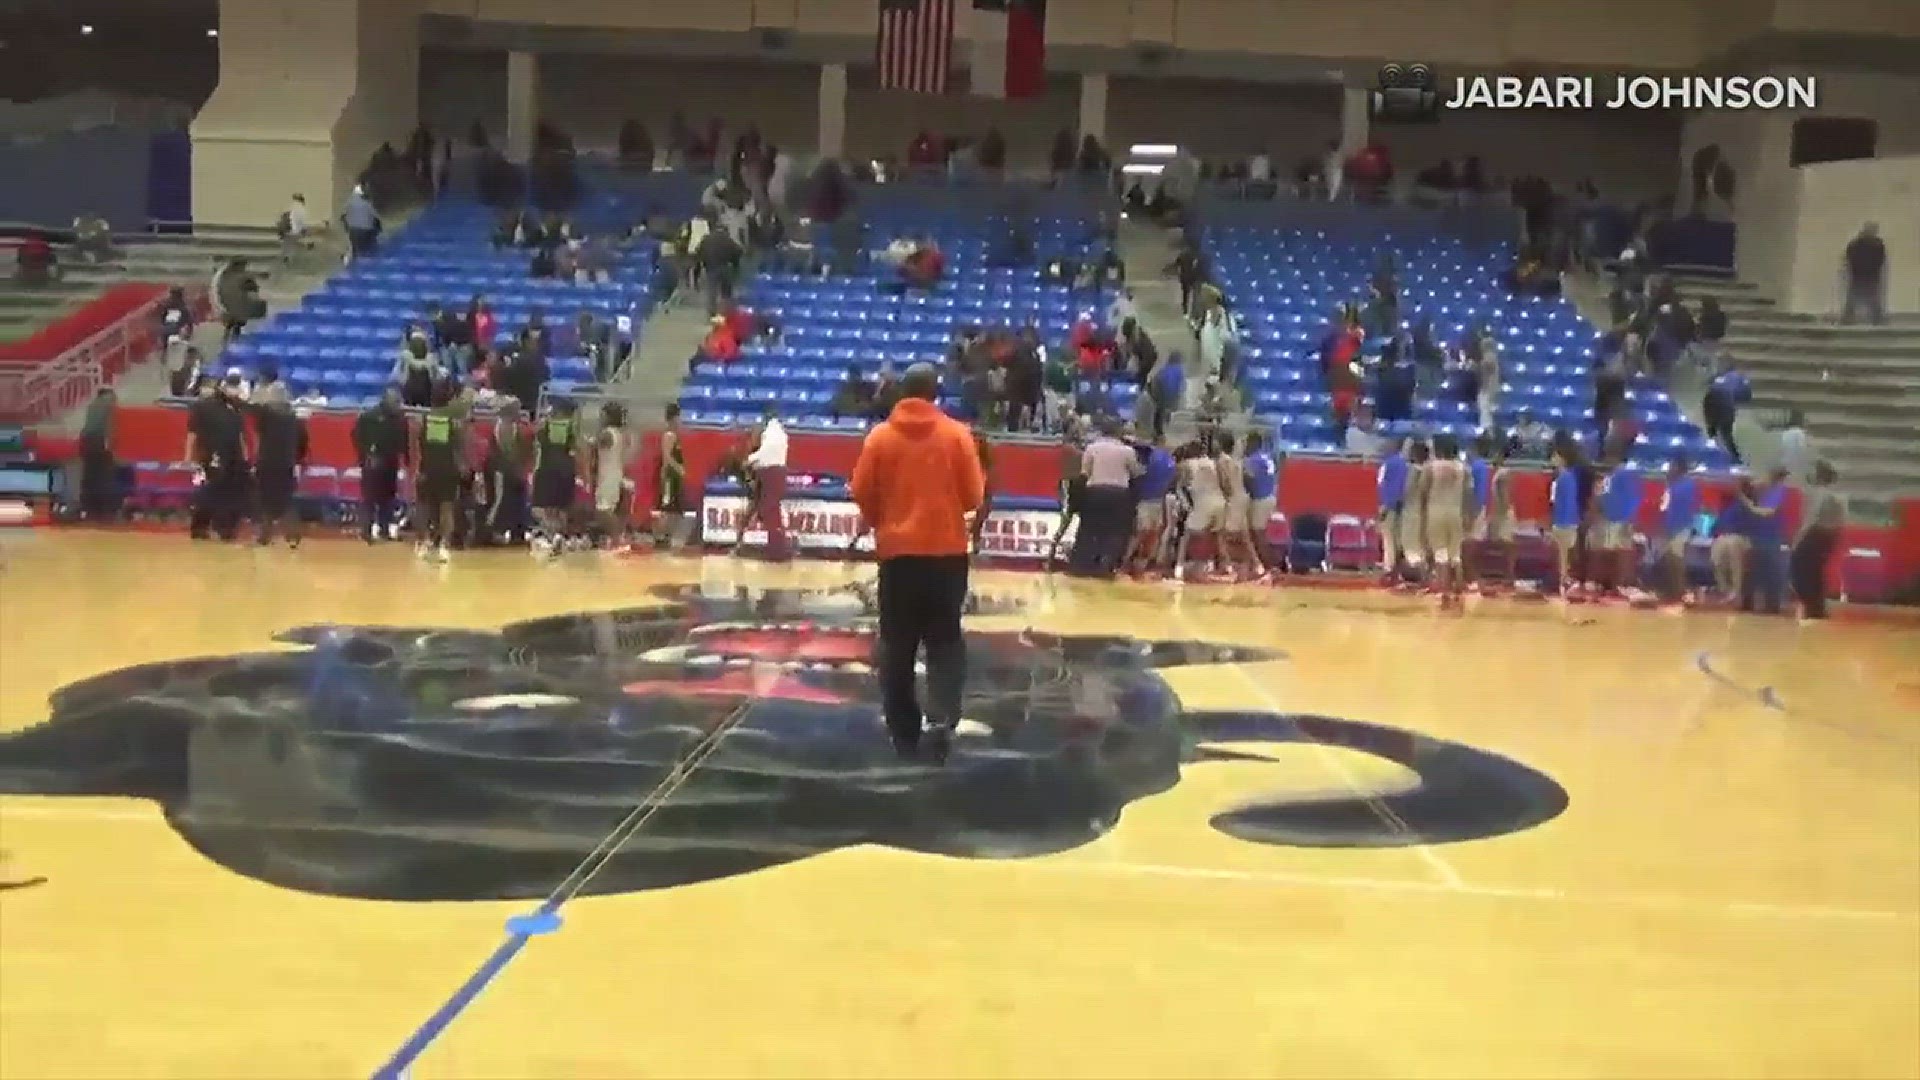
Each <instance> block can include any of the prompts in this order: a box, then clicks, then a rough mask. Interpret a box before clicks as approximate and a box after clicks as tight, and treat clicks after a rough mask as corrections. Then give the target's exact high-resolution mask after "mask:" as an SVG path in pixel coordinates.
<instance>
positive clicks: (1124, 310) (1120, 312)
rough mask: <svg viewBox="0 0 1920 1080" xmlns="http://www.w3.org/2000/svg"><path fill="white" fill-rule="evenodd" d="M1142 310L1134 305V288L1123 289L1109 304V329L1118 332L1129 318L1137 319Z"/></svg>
mask: <svg viewBox="0 0 1920 1080" xmlns="http://www.w3.org/2000/svg"><path fill="white" fill-rule="evenodd" d="M1139 315H1140V312H1139V311H1138V310H1136V309H1135V307H1134V305H1133V290H1132V289H1121V290H1120V295H1118V296H1116V297H1114V298H1113V303H1111V304H1108V305H1107V329H1108V330H1111V331H1114V332H1115V333H1118V332H1119V330H1120V327H1121V326H1122V325H1124V324H1125V323H1126V321H1127V320H1128V319H1136V318H1138V317H1139Z"/></svg>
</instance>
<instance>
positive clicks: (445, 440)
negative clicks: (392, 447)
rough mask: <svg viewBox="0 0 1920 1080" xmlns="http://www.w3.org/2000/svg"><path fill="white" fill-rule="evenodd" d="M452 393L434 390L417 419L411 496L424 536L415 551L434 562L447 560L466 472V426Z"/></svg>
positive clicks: (446, 385)
mask: <svg viewBox="0 0 1920 1080" xmlns="http://www.w3.org/2000/svg"><path fill="white" fill-rule="evenodd" d="M455 393H456V391H455V387H454V384H453V383H451V382H442V383H440V384H439V385H438V386H435V387H434V389H433V407H432V408H430V409H428V410H427V414H426V415H425V416H423V417H421V418H420V427H419V443H418V446H417V450H418V454H419V456H418V460H419V462H420V477H419V483H418V485H417V486H416V488H415V491H414V494H415V496H416V498H415V501H416V502H417V503H418V504H419V508H420V514H421V518H422V521H421V524H422V527H423V528H424V529H425V530H426V535H425V538H424V539H422V540H421V542H420V548H419V550H420V554H421V555H423V556H425V557H427V558H430V559H433V560H434V561H435V562H446V561H447V560H448V559H449V558H451V554H450V553H449V551H448V549H447V545H448V544H449V543H450V542H451V541H452V538H453V533H454V528H455V526H456V525H457V524H458V519H459V514H460V488H461V484H462V483H463V481H464V480H465V479H466V472H467V468H466V450H467V425H466V421H465V419H464V410H462V409H461V408H459V407H458V405H457V404H456V402H455Z"/></svg>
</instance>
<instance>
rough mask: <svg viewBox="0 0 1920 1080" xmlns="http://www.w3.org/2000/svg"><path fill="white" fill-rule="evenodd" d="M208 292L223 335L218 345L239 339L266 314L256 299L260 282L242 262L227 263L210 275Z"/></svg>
mask: <svg viewBox="0 0 1920 1080" xmlns="http://www.w3.org/2000/svg"><path fill="white" fill-rule="evenodd" d="M210 291H211V292H212V294H213V305H214V308H215V309H216V310H217V311H218V312H219V313H220V325H221V327H222V328H223V329H224V331H225V333H224V336H223V338H222V339H221V340H222V343H226V342H231V341H232V340H233V339H235V338H237V337H239V336H240V335H241V334H243V333H245V332H246V329H247V324H248V323H249V322H251V321H253V320H254V319H257V318H259V317H260V316H262V315H265V314H266V313H267V305H266V303H265V301H263V300H261V299H260V282H259V280H258V279H256V278H255V277H254V276H253V273H252V271H250V270H248V269H247V260H245V259H240V258H234V259H228V260H227V261H226V262H225V263H223V264H221V266H220V269H218V270H216V271H214V274H213V281H212V283H211V286H210Z"/></svg>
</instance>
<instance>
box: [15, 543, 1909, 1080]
mask: <svg viewBox="0 0 1920 1080" xmlns="http://www.w3.org/2000/svg"><path fill="white" fill-rule="evenodd" d="M5 557H6V568H5V570H4V572H0V730H3V731H4V732H6V733H8V734H7V737H5V738H0V792H5V794H0V849H4V850H5V852H6V857H5V862H4V864H0V883H5V884H8V885H13V886H17V887H11V888H8V889H6V890H4V891H0V1076H5V1077H8V1078H10V1080H12V1078H18V1080H28V1078H55V1077H89V1078H101V1077H115V1078H132V1077H208V1078H210V1077H260V1076H275V1077H302V1078H304V1077H316V1078H318V1077H354V1076H369V1075H373V1074H374V1073H375V1071H376V1070H379V1069H381V1068H382V1066H383V1063H388V1062H391V1061H394V1060H395V1055H396V1053H397V1052H398V1051H399V1050H400V1049H401V1048H402V1047H403V1045H406V1044H407V1043H408V1040H409V1037H410V1036H412V1035H413V1034H414V1033H415V1032H416V1031H418V1030H419V1029H421V1027H422V1025H423V1024H428V1022H429V1018H430V1017H432V1016H433V1015H434V1014H435V1012H436V1010H438V1009H440V1008H441V1007H442V1006H443V1004H445V1003H446V1002H447V1001H448V1000H449V998H450V996H452V995H454V994H455V992H456V990H457V989H459V988H460V987H461V985H462V982H463V980H467V979H468V978H469V976H471V975H473V974H474V973H475V972H476V970H477V969H480V968H482V966H483V965H484V964H486V962H487V961H488V960H489V957H490V955H491V954H494V953H495V951H496V950H497V949H499V948H501V946H502V941H503V940H511V939H509V938H508V932H507V931H506V930H504V929H503V927H504V926H505V925H506V924H507V923H508V920H509V919H513V918H514V917H516V916H524V915H525V914H526V913H527V912H529V911H530V910H533V909H535V908H536V907H537V906H538V905H539V904H540V901H541V899H542V898H543V897H549V896H558V897H559V898H560V899H567V898H568V897H574V898H572V899H570V900H569V901H568V902H566V903H564V905H563V906H560V907H559V909H558V910H559V915H560V920H561V921H560V925H559V927H558V929H557V930H554V931H553V932H540V931H544V930H546V929H547V927H546V926H545V925H542V926H539V927H534V928H533V929H532V930H531V931H529V930H528V926H529V924H527V923H526V922H524V921H522V922H520V923H518V924H517V925H518V926H519V927H520V928H521V930H522V933H521V935H520V937H519V940H520V942H521V946H522V947H520V948H519V949H518V951H517V953H514V954H513V955H511V963H504V962H503V963H502V966H499V967H498V968H497V970H495V971H494V973H493V977H492V978H491V980H490V983H489V984H488V985H486V986H485V989H484V992H483V993H479V994H478V995H477V997H474V998H473V1000H472V1002H471V1005H470V1007H468V1008H466V1009H464V1011H459V1012H458V1014H457V1015H450V1016H447V1017H443V1019H445V1020H446V1021H447V1022H445V1023H444V1024H442V1025H440V1026H439V1027H438V1028H432V1033H434V1034H436V1035H437V1037H435V1038H432V1039H431V1040H430V1042H429V1043H428V1044H427V1045H426V1046H425V1048H424V1052H423V1053H422V1054H421V1056H420V1057H419V1059H418V1061H417V1063H414V1064H412V1065H411V1066H410V1069H409V1075H412V1076H415V1077H421V1078H428V1077H499V1078H510V1077H532V1076H541V1077H614V1076H660V1077H667V1076H709V1077H723V1076H724V1077H737V1076H1004V1077H1014V1076H1050V1075H1057V1076H1083V1077H1115V1076H1248V1077H1251V1076H1269V1077H1271V1076H1288V1077H1347V1076H1354V1077H1362V1076H1365V1077H1394V1076H1461V1077H1467V1076H1471V1077H1545V1076H1606V1077H1628V1076H1649V1077H1650V1076H1661V1077H1675V1076H1688V1077H1730V1076H1847V1077H1911V1076H1915V1075H1920V811H1917V810H1916V807H1920V697H1916V696H1915V693H1914V689H1915V687H1914V684H1915V683H1916V682H1917V681H1920V674H1916V673H1917V672H1920V633H1917V632H1916V631H1915V630H1914V629H1913V628H1912V627H1911V626H1885V625H1882V626H1875V625H1863V624H1848V623H1836V624H1830V625H1820V626H1809V627H1801V626H1797V625H1795V624H1794V623H1793V622H1792V621H1790V620H1780V619H1770V620H1769V619H1754V618H1738V617H1728V616H1708V615H1690V616H1684V617H1669V616H1661V615H1657V614H1650V613H1641V612H1629V611H1618V610H1611V609H1594V610H1587V609H1582V608H1572V609H1567V608H1559V607H1555V606H1552V605H1548V604H1543V603H1534V604H1524V603H1517V602H1503V601H1488V602H1485V603H1482V604H1481V605H1480V606H1478V607H1477V608H1476V609H1474V610H1473V611H1471V612H1470V613H1469V614H1467V615H1466V616H1464V617H1443V616H1440V615H1438V614H1436V613H1435V612H1433V611H1432V610H1431V609H1430V608H1429V607H1428V605H1427V604H1425V603H1423V602H1421V601H1418V600H1410V599H1401V598H1395V597H1389V596H1384V595H1375V594H1372V593H1344V592H1337V591H1324V590H1313V589H1305V588H1293V589H1264V588H1254V587H1243V588H1233V587H1217V586H1187V587H1185V589H1184V590H1183V591H1179V592H1175V591H1173V590H1171V589H1169V588H1167V587H1164V586H1148V585H1089V584H1084V583H1079V582H1074V581H1069V580H1066V579H1050V578H1046V577H1042V576H1040V575H1034V574H1006V573H980V574H977V575H976V580H975V591H976V598H977V611H976V614H974V615H973V616H971V617H970V618H969V621H968V628H969V631H970V635H971V636H972V640H971V642H970V651H971V653H972V655H973V657H974V658H975V666H974V679H973V681H972V682H971V683H970V685H969V693H968V702H969V712H970V714H971V713H973V712H974V709H975V706H976V704H977V705H978V709H979V713H978V715H970V716H969V718H968V723H967V724H965V725H963V730H962V739H961V742H960V745H959V747H958V748H957V749H956V751H955V754H954V758H953V760H951V761H949V762H948V764H947V765H946V766H945V769H944V770H943V771H936V770H934V769H933V768H932V767H930V766H918V765H910V764H902V763H898V762H893V761H891V760H889V759H890V751H887V749H886V747H885V740H884V738H883V736H882V734H881V732H880V728H879V726H878V720H877V715H876V714H875V712H874V710H873V707H872V697H871V695H870V694H868V693H867V692H866V685H867V684H868V683H870V681H871V680H870V676H871V671H870V669H869V668H867V667H866V665H864V664H863V663H862V662H861V658H862V653H861V651H860V650H863V649H866V648H869V647H870V638H863V636H862V635H863V633H864V630H863V622H862V614H863V612H864V610H865V607H864V605H865V604H867V603H868V602H869V600H870V597H868V596H867V595H866V594H865V592H864V591H863V589H862V588H861V587H860V586H861V583H863V582H869V581H870V580H871V578H872V575H873V570H872V568H871V567H870V566H864V567H844V566H840V565H836V564H832V563H825V562H814V563H800V564H796V565H794V566H792V567H781V568H775V567H765V566H761V565H759V564H756V563H751V562H741V561H732V560H728V559H725V558H708V559H705V560H696V559H691V558H664V557H663V558H632V559H617V558H605V559H602V558H599V557H579V558H577V559H573V560H569V561H563V562H560V563H558V564H555V565H552V566H546V567H536V566H534V565H532V564H531V562H530V560H529V559H528V558H527V557H526V556H525V555H524V554H511V553H502V554H493V553H481V554H475V555H471V556H466V557H464V558H463V557H459V556H456V561H455V562H454V563H453V565H451V566H450V567H439V566H432V565H428V564H424V563H421V562H418V561H416V560H415V559H414V557H413V556H412V554H411V552H410V551H407V550H403V549H401V548H399V547H397V546H395V547H383V548H379V549H370V548H367V547H365V546H362V545H360V544H357V543H343V542H317V543H313V544H310V545H308V546H307V547H306V548H305V549H304V550H302V551H300V552H298V553H289V552H287V551H285V550H284V549H278V548H276V549H273V550H263V551H256V550H253V549H251V548H244V547H222V546H211V545H205V544H193V543H191V542H189V541H187V540H185V539H176V538H172V537H150V536H139V537H135V536H125V535H109V534H73V533H68V534H46V533H40V534H33V535H24V536H17V537H14V538H12V539H10V540H9V541H7V550H6V552H5ZM303 628H305V629H303ZM395 628H402V629H404V631H405V632H403V633H396V632H395ZM194 658H200V662H196V663H192V664H187V663H181V661H186V660H189V659H194ZM207 658H211V659H207ZM136 668H137V670H133V671H128V670H125V669H136ZM76 684H78V685H76ZM67 687H71V688H72V689H70V690H68V691H66V692H65V693H64V694H62V688H67ZM603 688H610V689H606V691H605V694H604V696H603V694H602V689H603ZM55 695H59V697H58V699H57V700H55V701H54V702H53V703H52V704H50V697H53V696H55ZM424 711H430V712H431V713H432V717H431V718H426V717H425V716H424ZM50 718H51V719H50ZM429 719H430V720H431V722H428V721H429ZM43 722H46V726H45V727H44V728H35V726H36V725H40V724H42V723H43ZM568 725H573V726H572V727H568ZM730 725H734V726H730ZM30 728H35V732H34V734H32V735H25V736H22V735H19V734H18V733H19V732H22V731H24V730H26V729H30ZM589 729H590V730H589ZM689 732H691V733H692V734H691V735H690V734H689ZM713 732H720V733H721V735H722V737H720V738H718V739H717V741H715V740H710V742H715V743H716V744H717V749H715V746H714V745H709V743H707V742H702V739H704V738H705V737H706V736H707V735H708V734H709V733H713ZM868 734H870V738H868V737H866V736H867V735H868ZM663 740H664V741H663ZM649 747H652V748H653V751H657V752H651V753H650V751H649V749H648V748H649ZM662 747H664V748H665V749H664V750H662V749H661V748H662ZM694 750H697V751H699V752H698V753H694V752H690V751H694ZM709 752H710V756H706V757H702V756H701V754H702V753H709ZM643 759H644V760H643ZM674 775H679V776H680V778H681V779H682V780H683V781H684V784H683V786H681V787H680V788H679V790H678V792H677V793H676V794H675V795H674V796H672V797H669V798H668V799H667V800H666V801H665V803H664V805H663V807H662V808H661V809H659V810H658V811H657V814H656V815H655V816H652V817H650V818H649V819H648V820H646V821H645V822H642V823H640V825H639V828H638V830H637V831H636V832H634V834H633V836H632V838H631V840H630V842H629V844H628V845H626V846H625V847H623V848H622V850H621V851H619V852H617V853H615V854H614V855H613V857H612V859H611V861H608V862H606V863H605V864H604V869H603V870H601V871H600V872H599V873H598V874H597V875H596V876H591V877H590V879H589V878H588V877H581V876H575V877H572V878H570V877H569V871H570V870H571V869H572V868H573V867H574V866H575V864H577V863H580V862H581V858H580V857H581V856H585V855H588V854H589V853H590V851H591V849H593V847H594V844H595V841H594V839H593V837H595V836H598V835H601V834H604V833H606V832H607V831H608V830H609V829H610V828H612V827H614V826H615V825H617V824H618V823H619V822H620V821H622V820H623V819H625V818H627V816H628V815H627V811H628V810H629V809H631V808H632V807H633V806H634V805H635V804H638V803H640V802H641V801H642V799H643V798H644V797H645V796H646V795H647V794H648V792H649V791H650V790H652V789H654V788H655V787H656V783H655V781H658V780H665V779H669V778H671V777H672V776H674ZM676 800H680V801H676ZM36 878H44V879H45V880H44V881H41V882H38V883H31V882H32V880H33V879H36ZM569 888H570V889H572V891H571V892H568V891H567V890H568V889H569ZM554 890H560V891H559V892H558V893H556V892H555V891H554ZM430 1028H431V1025H430Z"/></svg>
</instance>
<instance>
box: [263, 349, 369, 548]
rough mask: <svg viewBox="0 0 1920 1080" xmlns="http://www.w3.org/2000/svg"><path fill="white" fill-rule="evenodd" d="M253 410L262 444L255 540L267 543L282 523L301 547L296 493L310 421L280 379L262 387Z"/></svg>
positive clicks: (289, 540) (289, 539)
mask: <svg viewBox="0 0 1920 1080" xmlns="http://www.w3.org/2000/svg"><path fill="white" fill-rule="evenodd" d="M252 412H253V428H254V444H255V445H256V446H257V447H258V448H259V454H258V456H257V460H256V462H255V464H254V491H255V493H256V495H257V496H258V499H259V508H260V517H259V522H258V524H259V528H258V529H257V530H256V531H257V534H258V535H257V536H256V538H255V542H256V543H258V544H259V545H260V546H261V547H266V546H267V545H268V544H270V543H272V542H273V532H274V529H275V527H282V528H284V529H285V530H286V536H287V546H288V547H290V548H297V547H299V546H300V531H301V530H300V514H299V511H298V510H297V509H296V507H295V497H296V496H297V495H298V494H299V490H300V470H301V469H302V468H304V467H305V466H306V464H307V448H308V441H307V425H306V422H305V421H303V420H302V419H301V418H300V417H298V416H296V415H295V414H294V411H293V403H292V402H291V401H289V400H287V390H286V387H285V386H284V385H282V384H280V383H277V382H276V383H273V384H272V385H270V386H267V387H265V388H263V389H262V390H261V392H260V394H259V395H258V396H257V397H256V399H255V400H254V402H253V405H252ZM363 475H364V474H363Z"/></svg>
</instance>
